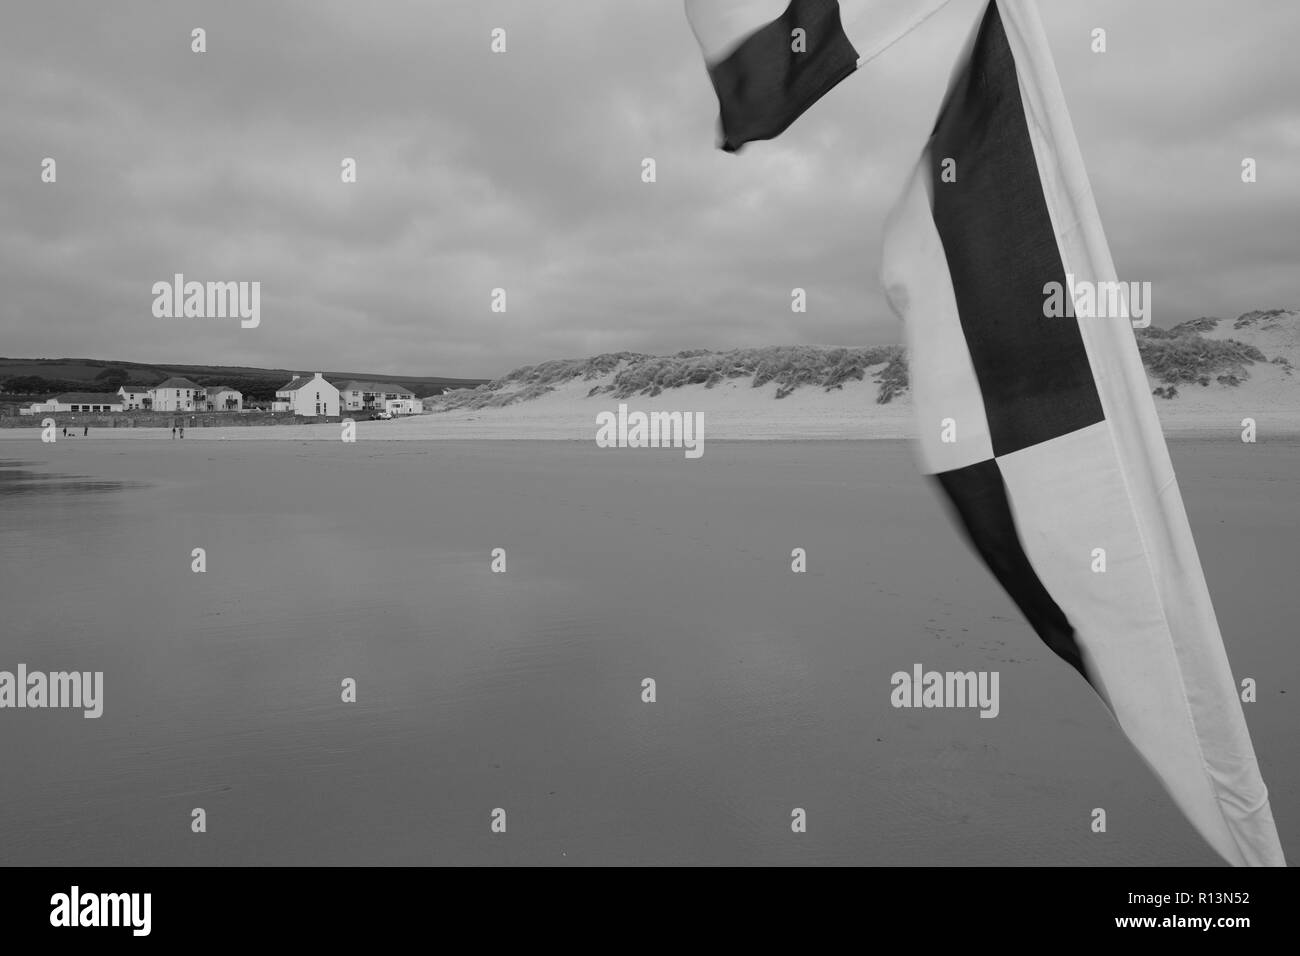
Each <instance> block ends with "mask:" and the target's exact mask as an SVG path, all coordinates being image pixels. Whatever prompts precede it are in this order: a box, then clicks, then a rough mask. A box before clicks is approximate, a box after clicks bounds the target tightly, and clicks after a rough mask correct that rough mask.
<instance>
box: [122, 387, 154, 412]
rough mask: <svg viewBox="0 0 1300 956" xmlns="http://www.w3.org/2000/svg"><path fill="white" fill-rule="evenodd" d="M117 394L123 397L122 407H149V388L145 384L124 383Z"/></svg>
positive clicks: (127, 409) (127, 408)
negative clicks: (147, 401) (147, 400)
mask: <svg viewBox="0 0 1300 956" xmlns="http://www.w3.org/2000/svg"><path fill="white" fill-rule="evenodd" d="M117 394H118V395H120V396H121V397H122V408H123V409H125V410H126V411H130V410H131V409H133V408H147V407H148V404H147V403H146V401H145V400H146V399H148V398H149V389H147V388H145V387H144V386H143V385H123V386H122V387H121V388H119V389H118V390H117Z"/></svg>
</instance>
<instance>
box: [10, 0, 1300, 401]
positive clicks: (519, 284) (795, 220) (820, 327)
mask: <svg viewBox="0 0 1300 956" xmlns="http://www.w3.org/2000/svg"><path fill="white" fill-rule="evenodd" d="M983 5H984V0H952V2H951V3H950V4H949V6H948V7H947V8H945V9H944V10H943V11H942V12H941V13H939V14H938V15H936V16H935V17H934V18H932V19H931V20H930V21H928V22H927V23H925V24H924V25H923V26H922V27H920V28H919V29H918V30H917V31H916V32H914V33H912V34H911V35H910V36H908V37H907V38H905V39H904V40H903V41H901V42H900V43H899V44H898V45H897V46H895V47H894V48H892V49H891V50H890V51H888V52H887V53H885V54H884V55H883V56H882V57H881V58H879V59H878V60H876V61H874V62H873V63H871V64H869V65H868V66H867V67H866V68H865V69H863V70H861V71H859V72H858V73H857V74H855V75H854V76H851V77H849V78H848V79H847V80H846V81H845V82H844V83H842V84H841V85H840V86H839V87H838V88H836V89H835V90H833V91H832V92H831V93H830V94H829V95H828V96H827V97H826V98H825V99H823V100H822V101H821V102H820V103H819V104H817V105H816V106H815V107H814V108H813V109H812V110H811V111H810V112H808V113H807V114H805V115H804V117H803V118H802V119H800V120H799V121H798V122H797V123H796V124H795V125H794V126H793V127H791V128H790V130H788V131H787V132H786V133H785V134H784V135H783V136H782V137H781V138H780V139H778V140H776V141H775V142H769V143H756V144H753V145H752V146H750V147H748V148H746V150H744V151H743V152H742V153H741V154H739V155H729V154H724V153H721V152H719V151H718V150H717V149H716V148H715V123H716V114H717V102H716V100H715V98H714V96H713V91H712V88H711V86H710V84H709V81H708V77H707V74H706V73H705V70H704V66H703V61H702V59H701V57H700V54H699V51H698V48H697V46H696V43H695V40H694V37H693V36H692V34H691V30H690V28H689V26H688V24H687V21H686V17H685V14H684V12H683V9H682V4H681V2H680V0H513V2H507V0H433V2H430V0H423V2H399V0H352V2H334V0H313V2H310V3H308V2H305V0H304V2H277V0H257V2H238V0H221V2H219V3H218V2H215V0H213V2H208V3H186V2H175V0H171V2H166V3H163V2H158V0H138V2H137V0H78V2H65V0H6V2H5V4H4V10H3V13H0V89H3V91H4V93H3V95H2V96H0V130H2V131H3V135H0V283H2V284H3V296H2V297H0V354H3V355H6V356H11V357H12V356H29V357H30V356H44V357H63V356H90V357H97V358H114V359H125V360H134V361H146V362H173V363H211V364H230V365H235V364H246V365H257V366H277V367H289V368H293V369H301V370H314V369H346V370H353V371H370V372H386V373H395V374H442V375H451V376H465V377H479V376H482V377H492V376H495V375H497V374H500V373H502V372H505V371H507V370H508V369H510V368H512V367H514V366H517V365H523V364H531V363H534V362H538V361H543V360H546V359H552V358H563V357H576V356H586V355H591V354H594V353H598V352H605V351H618V350H624V349H627V350H634V351H648V352H672V351H676V350H679V349H685V348H731V347H737V346H753V345H776V344H794V343H807V344H837V345H839V344H843V345H859V344H876V343H882V342H895V341H899V340H900V338H901V335H900V330H899V328H898V326H897V322H896V320H895V319H894V317H893V315H892V313H891V312H890V310H889V308H888V306H887V305H886V303H885V300H884V297H883V294H882V291H881V288H880V283H879V280H878V278H877V267H878V263H879V256H880V235H881V226H882V224H883V221H884V216H885V214H886V212H887V211H888V209H889V207H890V206H891V205H892V203H893V201H894V199H895V197H896V196H897V194H898V192H899V190H900V188H901V186H902V184H903V181H904V179H905V177H906V175H907V173H908V171H909V169H910V167H911V165H912V163H913V162H914V160H915V158H916V156H917V154H918V152H919V150H920V148H921V146H922V145H923V142H924V139H925V137H926V135H927V134H928V132H929V130H930V128H931V125H932V124H933V121H934V117H935V113H936V110H937V108H938V105H939V101H940V98H941V96H942V93H943V90H944V88H945V86H946V83H947V79H948V76H949V73H950V70H951V68H952V65H953V59H954V56H955V55H956V52H957V50H958V48H959V47H960V45H961V43H962V41H963V40H964V39H965V37H966V35H967V33H968V31H969V29H970V26H971V24H972V23H973V22H974V21H975V19H976V18H977V16H978V14H979V12H980V11H981V10H982V9H983ZM1041 6H1042V10H1043V18H1044V20H1045V22H1046V25H1047V29H1048V32H1049V34H1050V36H1051V40H1052V44H1053V49H1054V53H1055V56H1056V60H1057V66H1058V68H1059V70H1060V73H1061V79H1062V84H1063V86H1064V87H1065V92H1066V96H1067V98H1068V100H1069V102H1070V107H1071V112H1072V116H1073V119H1074V122H1075V127H1076V129H1077V131H1078V134H1079V140H1080V143H1081V145H1082V148H1083V152H1084V157H1085V159H1086V161H1087V164H1088V169H1089V172H1090V174H1091V178H1092V183H1093V188H1094V192H1095V194H1096V196H1097V201H1098V205H1099V206H1100V209H1101V214H1102V220H1103V222H1104V223H1105V227H1106V232H1107V235H1108V237H1109V239H1110V243H1111V250H1112V253H1113V254H1114V258H1115V261H1116V265H1117V267H1118V269H1119V272H1120V276H1121V278H1124V279H1128V280H1136V281H1151V282H1152V283H1153V284H1154V296H1153V304H1154V310H1155V311H1154V318H1155V322H1156V324H1158V325H1169V324H1173V323H1175V322H1178V321H1181V320H1183V319H1187V318H1193V317H1196V316H1200V315H1222V316H1235V315H1237V314H1238V313H1240V312H1244V311H1248V310H1251V309H1257V308H1272V307H1284V306H1293V307H1294V306H1297V305H1300V290H1298V289H1297V260H1298V259H1300V256H1298V255H1297V253H1298V252H1300V234H1298V231H1297V223H1298V222H1300V175H1298V173H1300V161H1298V160H1297V158H1296V157H1297V155H1298V153H1297V151H1298V150H1300V96H1298V95H1297V93H1296V91H1297V90H1298V89H1300V58H1297V57H1296V55H1295V49H1296V45H1297V42H1298V41H1300V3H1293V2H1278V0H1218V2H1211V0H1087V2H1085V0H1044V2H1043V3H1042V4H1041ZM196 26H201V27H203V28H205V29H206V31H207V44H208V51H207V52H206V53H204V54H194V53H192V52H190V31H191V29H192V28H194V27H196ZM494 27H502V28H504V29H505V30H506V31H507V43H508V52H507V53H506V54H504V55H499V54H493V53H491V52H490V50H489V41H490V36H489V34H490V31H491V30H492V28H494ZM1094 27H1104V28H1106V30H1107V32H1108V47H1109V49H1108V52H1106V53H1105V54H1094V53H1092V52H1091V50H1090V48H1089V44H1090V42H1091V38H1090V32H1091V30H1092V29H1093V28H1094ZM46 156H50V157H53V158H55V159H56V161H57V164H58V166H57V170H58V181H57V183H55V184H53V185H48V184H43V183H42V182H41V181H40V172H41V168H40V167H41V161H42V159H43V158H44V157H46ZM345 156H351V157H355V158H356V160H357V164H358V180H359V181H358V182H357V183H356V184H355V185H344V184H343V183H341V182H340V175H339V174H340V161H341V160H342V159H343V157H345ZM647 156H649V157H653V158H654V159H655V160H656V163H657V171H658V182H657V183H655V184H653V185H646V184H644V183H642V182H641V178H640V174H641V160H642V159H643V158H644V157H647ZM1245 156H1251V157H1254V158H1255V159H1256V160H1257V161H1258V164H1259V173H1258V178H1259V181H1258V182H1257V183H1256V184H1254V185H1244V184H1242V182H1241V179H1240V169H1241V166H1240V164H1241V160H1242V158H1243V157H1245ZM176 272H183V273H184V274H185V276H186V278H187V279H195V280H199V281H208V280H259V281H260V282H261V283H262V321H261V326H260V327H259V328H257V329H241V328H240V327H239V323H238V322H237V321H234V320H222V319H206V320H205V319H192V320H175V319H157V318H154V316H153V314H152V311H151V306H152V303H153V294H152V292H151V287H152V285H153V283H154V282H156V281H159V280H169V279H170V278H171V276H172V275H173V273H176ZM498 286H499V287H504V288H505V289H506V290H507V295H508V311H507V312H506V313H505V314H494V313H492V312H491V311H490V310H489V302H490V293H491V290H492V289H493V288H494V287H498ZM795 286H801V287H804V288H806V289H807V291H808V312H807V313H806V314H794V313H792V312H791V311H790V290H791V288H792V287H795Z"/></svg>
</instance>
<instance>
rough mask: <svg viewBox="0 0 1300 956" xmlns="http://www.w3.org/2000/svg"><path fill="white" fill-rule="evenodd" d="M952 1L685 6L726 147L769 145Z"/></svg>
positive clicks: (707, 1)
mask: <svg viewBox="0 0 1300 956" xmlns="http://www.w3.org/2000/svg"><path fill="white" fill-rule="evenodd" d="M946 3H948V0H686V15H687V17H688V19H689V20H690V23H691V27H692V29H694V31H695V37H696V39H697V40H698V41H699V43H700V47H701V49H702V51H703V53H704V60H705V64H706V66H707V67H708V71H709V78H710V79H711V80H712V81H713V88H714V90H715V92H716V93H717V95H718V105H719V109H720V117H719V126H720V128H721V135H720V143H719V145H720V146H721V147H722V149H724V150H727V151H728V152H736V151H738V150H739V149H740V148H741V147H742V146H744V145H745V144H746V143H749V142H753V141H754V140H763V139H772V138H774V137H776V136H778V135H780V134H781V133H782V132H784V131H785V129H786V128H787V127H789V126H790V124H791V123H793V122H794V121H795V120H796V119H798V118H799V117H800V116H801V115H802V114H803V113H804V112H805V111H806V110H807V109H808V108H809V107H810V106H812V105H813V104H814V103H815V102H817V101H818V100H819V99H821V98H822V96H824V95H825V94H826V93H828V92H829V91H830V90H831V89H832V88H834V87H835V85H836V84H837V83H839V82H840V81H841V80H843V79H844V78H845V77H847V76H848V75H849V74H850V73H852V72H853V71H854V70H856V69H857V68H858V67H859V66H861V65H862V64H863V63H866V62H867V61H869V60H871V59H872V58H873V57H875V56H877V55H878V54H879V53H881V52H882V51H884V50H885V49H887V48H888V47H889V46H891V45H892V44H893V43H894V42H896V41H897V40H898V39H899V38H900V37H902V36H903V35H904V34H906V33H907V32H908V31H910V30H912V29H913V28H914V27H916V26H917V25H918V24H919V23H921V22H922V21H923V20H925V19H926V18H927V17H929V16H930V15H931V14H932V13H934V12H935V11H936V10H938V9H939V8H940V7H942V6H944V5H945V4H946Z"/></svg>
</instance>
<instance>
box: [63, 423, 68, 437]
mask: <svg viewBox="0 0 1300 956" xmlns="http://www.w3.org/2000/svg"><path fill="white" fill-rule="evenodd" d="M63 437H64V438H67V437H68V426H67V425H64V426H63Z"/></svg>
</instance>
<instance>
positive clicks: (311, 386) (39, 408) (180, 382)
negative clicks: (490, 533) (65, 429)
mask: <svg viewBox="0 0 1300 956" xmlns="http://www.w3.org/2000/svg"><path fill="white" fill-rule="evenodd" d="M133 410H139V411H150V412H239V411H243V410H244V396H243V394H242V393H241V392H240V391H239V390H238V389H234V388H229V387H227V386H225V385H198V384H196V383H194V382H191V381H190V380H189V379H187V378H180V377H176V378H169V379H167V381H165V382H162V383H161V384H159V385H155V386H153V387H152V388H145V387H142V386H139V385H123V386H122V387H121V388H119V389H118V390H117V391H116V392H115V393H113V392H64V393H63V394H62V395H55V396H54V397H53V398H51V399H48V400H47V401H44V402H33V403H32V404H31V405H28V406H27V407H25V408H21V409H19V413H20V414H23V415H43V414H46V413H47V412H125V411H133ZM271 410H272V411H276V412H287V413H290V414H294V415H304V416H307V417H311V418H314V417H316V416H319V415H341V414H343V413H344V412H352V411H376V412H387V413H388V414H390V415H418V414H420V413H421V412H423V411H424V403H423V402H421V401H420V399H418V398H416V397H415V393H414V392H412V391H411V390H410V389H409V388H404V387H402V386H401V385H392V384H389V383H386V382H355V381H348V382H344V383H343V384H342V385H334V384H332V383H330V382H328V381H326V379H325V377H324V376H323V375H321V373H320V372H316V373H315V374H314V375H313V376H311V377H308V376H306V375H305V374H304V375H295V376H294V377H293V380H292V381H291V382H289V384H287V385H285V386H283V387H282V388H278V389H276V392H275V401H274V402H273V403H272V404H271Z"/></svg>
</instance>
